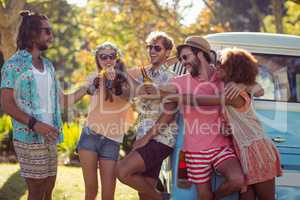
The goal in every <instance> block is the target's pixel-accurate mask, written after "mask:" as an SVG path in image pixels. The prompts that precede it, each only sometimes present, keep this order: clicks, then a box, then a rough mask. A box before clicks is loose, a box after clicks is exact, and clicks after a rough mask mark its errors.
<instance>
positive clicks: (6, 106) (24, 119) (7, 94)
mask: <svg viewBox="0 0 300 200" xmlns="http://www.w3.org/2000/svg"><path fill="white" fill-rule="evenodd" d="M1 105H2V110H3V111H4V112H5V113H6V114H8V115H10V116H11V117H12V118H14V119H15V120H17V121H18V122H20V123H22V124H28V123H29V121H30V119H31V116H30V115H28V114H27V113H25V112H24V111H22V110H21V109H20V108H19V107H18V106H17V104H16V102H15V97H14V90H13V89H11V88H3V89H1ZM33 130H34V131H35V132H37V133H39V134H41V135H43V136H44V137H46V138H48V139H49V140H51V141H52V140H56V138H57V136H58V130H57V129H56V128H54V127H52V126H50V125H48V124H45V123H43V122H40V121H37V122H36V123H35V125H34V126H33Z"/></svg>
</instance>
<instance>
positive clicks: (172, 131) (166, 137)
mask: <svg viewBox="0 0 300 200" xmlns="http://www.w3.org/2000/svg"><path fill="white" fill-rule="evenodd" d="M146 73H147V75H148V76H149V78H151V80H152V81H153V83H154V84H155V85H157V86H159V85H164V84H168V83H169V82H170V81H171V80H172V78H173V77H174V76H175V75H176V74H175V73H174V72H173V71H172V70H171V69H170V68H168V67H167V66H165V65H161V66H160V68H159V69H157V70H154V69H153V68H150V69H148V70H147V71H146ZM138 81H139V82H141V83H142V82H143V77H142V76H141V77H139V78H138ZM136 104H137V107H136V108H137V110H138V112H139V114H140V117H139V122H138V128H137V139H140V138H142V137H143V136H144V135H145V134H146V133H147V131H148V130H149V129H150V128H151V127H152V126H154V125H155V122H156V121H157V120H158V119H159V117H160V115H161V114H162V113H163V107H162V102H161V100H160V99H155V100H152V99H141V98H139V97H138V98H137V103H136ZM177 133H178V126H177V123H176V121H173V122H171V123H170V124H169V125H168V127H167V128H165V129H164V131H163V132H161V133H159V134H158V135H157V136H155V137H154V138H153V139H154V140H156V141H157V142H160V143H163V144H165V145H167V146H169V147H174V145H175V141H176V136H177Z"/></svg>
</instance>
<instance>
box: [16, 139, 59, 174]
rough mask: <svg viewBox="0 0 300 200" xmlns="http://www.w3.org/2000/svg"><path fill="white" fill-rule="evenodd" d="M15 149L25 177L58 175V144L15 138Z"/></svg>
mask: <svg viewBox="0 0 300 200" xmlns="http://www.w3.org/2000/svg"><path fill="white" fill-rule="evenodd" d="M14 149H15V152H16V154H17V158H18V161H19V163H20V168H21V172H20V174H21V176H22V177H24V178H34V179H44V178H47V177H49V176H56V173H57V149H56V144H26V143H23V142H20V141H16V140H14Z"/></svg>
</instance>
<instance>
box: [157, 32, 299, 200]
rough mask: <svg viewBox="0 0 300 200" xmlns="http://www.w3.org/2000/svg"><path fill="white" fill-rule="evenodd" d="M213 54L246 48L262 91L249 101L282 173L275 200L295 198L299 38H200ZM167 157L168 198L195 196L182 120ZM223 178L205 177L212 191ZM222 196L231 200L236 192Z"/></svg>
mask: <svg viewBox="0 0 300 200" xmlns="http://www.w3.org/2000/svg"><path fill="white" fill-rule="evenodd" d="M205 38H206V39H207V40H208V41H209V43H210V45H211V47H212V49H214V50H215V51H216V52H219V51H220V50H222V49H224V48H228V47H237V48H242V49H246V50H248V51H250V52H251V53H252V54H254V55H255V57H256V58H257V60H258V62H259V76H258V77H257V82H258V83H260V85H261V86H262V87H263V88H264V91H265V94H264V96H262V97H260V98H256V99H255V109H256V112H257V116H258V117H259V119H260V121H261V122H262V124H263V127H264V130H265V131H266V133H267V134H268V136H269V137H270V138H271V139H272V141H273V142H274V143H275V144H276V146H277V148H278V150H279V152H280V157H281V164H282V168H283V171H284V174H283V176H282V177H278V178H276V199H277V200H299V199H300V181H299V180H300V37H299V36H292V35H284V34H270V33H249V32H240V33H238V32H236V33H233V32H228V33H217V34H210V35H207V36H205ZM178 123H179V126H180V128H179V129H180V130H179V135H178V137H177V142H176V146H175V149H174V152H173V155H172V156H171V157H170V158H169V159H168V160H166V161H165V162H164V164H163V166H162V173H161V178H162V182H163V184H164V185H165V187H166V189H167V190H168V191H169V192H170V193H171V195H172V199H173V200H182V199H189V200H196V199H197V191H196V187H195V185H192V184H190V183H189V182H188V181H187V177H186V165H185V162H184V156H183V152H182V151H181V148H182V144H183V134H184V123H183V120H182V119H179V120H178ZM222 181H223V178H222V177H221V176H220V175H217V174H214V176H213V179H212V181H211V184H212V188H213V189H216V188H217V187H218V185H220V183H222ZM223 199H224V200H237V199H238V193H235V194H232V195H231V196H228V197H226V198H223Z"/></svg>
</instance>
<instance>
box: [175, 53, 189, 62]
mask: <svg viewBox="0 0 300 200" xmlns="http://www.w3.org/2000/svg"><path fill="white" fill-rule="evenodd" d="M191 54H192V53H189V54H185V55H182V56H179V57H178V60H179V61H180V62H182V61H186V60H187V59H188V56H189V55H191Z"/></svg>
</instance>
